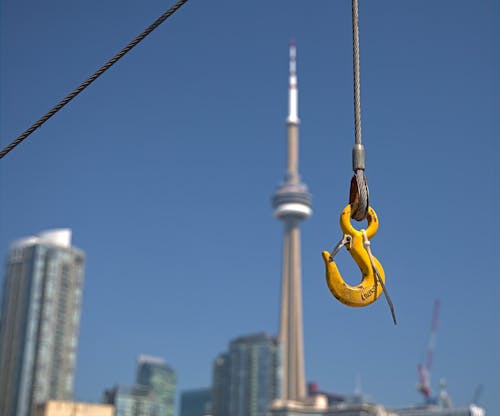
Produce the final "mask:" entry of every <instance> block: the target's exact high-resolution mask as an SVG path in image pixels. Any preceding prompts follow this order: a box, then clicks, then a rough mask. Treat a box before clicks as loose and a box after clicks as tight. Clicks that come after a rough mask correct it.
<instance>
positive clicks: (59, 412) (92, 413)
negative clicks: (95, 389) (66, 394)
mask: <svg viewBox="0 0 500 416" xmlns="http://www.w3.org/2000/svg"><path fill="white" fill-rule="evenodd" d="M114 411H115V409H114V407H113V406H111V405H108V404H97V403H80V402H65V401H58V400H49V401H48V402H46V403H43V404H39V405H37V406H36V412H35V414H34V416H113V415H114Z"/></svg>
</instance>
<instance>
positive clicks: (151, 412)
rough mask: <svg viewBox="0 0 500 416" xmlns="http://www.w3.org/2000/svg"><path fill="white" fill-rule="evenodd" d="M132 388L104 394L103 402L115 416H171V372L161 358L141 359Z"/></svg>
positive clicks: (173, 385) (149, 357) (172, 395)
mask: <svg viewBox="0 0 500 416" xmlns="http://www.w3.org/2000/svg"><path fill="white" fill-rule="evenodd" d="M136 371H137V372H136V384H135V385H133V386H115V387H113V388H112V389H110V390H107V391H105V392H104V402H105V403H108V404H113V405H114V406H115V416H173V414H174V410H175V407H174V406H175V400H174V399H175V386H176V374H175V371H174V370H173V369H172V368H171V367H170V366H169V365H168V364H167V363H166V362H165V360H164V359H163V358H157V357H151V356H147V355H141V356H139V358H138V359H137V370H136Z"/></svg>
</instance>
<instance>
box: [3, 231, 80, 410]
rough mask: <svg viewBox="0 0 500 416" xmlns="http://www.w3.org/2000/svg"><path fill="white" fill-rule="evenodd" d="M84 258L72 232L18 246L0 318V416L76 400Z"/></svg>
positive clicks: (13, 251) (8, 266)
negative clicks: (42, 404) (56, 402)
mask: <svg viewBox="0 0 500 416" xmlns="http://www.w3.org/2000/svg"><path fill="white" fill-rule="evenodd" d="M84 259H85V257H84V254H83V252H82V251H81V250H79V249H77V248H75V247H72V246H71V230H69V229H60V230H51V231H46V232H44V233H41V234H39V235H38V236H35V237H28V238H23V239H21V240H18V241H16V242H14V243H13V244H12V245H11V247H10V252H9V255H8V257H7V262H6V271H5V276H4V286H3V300H2V309H1V317H0V415H2V416H30V414H32V412H33V410H34V408H35V407H36V405H37V404H39V403H43V402H45V401H47V400H50V399H52V400H72V399H73V386H74V375H75V365H76V351H77V345H78V331H79V324H80V309H81V297H82V285H83V277H84V272H83V271H84Z"/></svg>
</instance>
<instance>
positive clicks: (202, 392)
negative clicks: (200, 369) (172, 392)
mask: <svg viewBox="0 0 500 416" xmlns="http://www.w3.org/2000/svg"><path fill="white" fill-rule="evenodd" d="M211 409H212V391H211V389H195V390H187V391H183V392H182V393H181V410H180V416H205V415H211V414H212V411H211Z"/></svg>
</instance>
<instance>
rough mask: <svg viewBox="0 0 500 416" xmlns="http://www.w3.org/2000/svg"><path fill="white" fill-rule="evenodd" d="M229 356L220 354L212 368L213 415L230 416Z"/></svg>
mask: <svg viewBox="0 0 500 416" xmlns="http://www.w3.org/2000/svg"><path fill="white" fill-rule="evenodd" d="M229 389H230V385H229V355H228V354H227V353H223V354H219V355H218V356H217V358H216V359H215V360H214V363H213V367H212V414H213V416H229Z"/></svg>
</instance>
